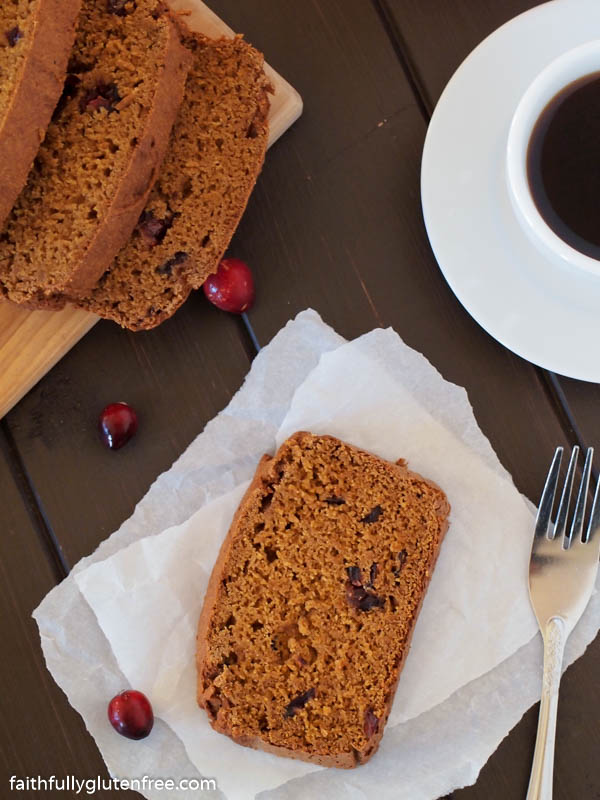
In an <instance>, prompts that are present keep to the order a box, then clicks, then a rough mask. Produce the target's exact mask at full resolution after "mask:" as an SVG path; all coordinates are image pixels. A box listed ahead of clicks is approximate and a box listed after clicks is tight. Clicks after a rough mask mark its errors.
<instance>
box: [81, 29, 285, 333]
mask: <svg viewBox="0 0 600 800" xmlns="http://www.w3.org/2000/svg"><path fill="white" fill-rule="evenodd" d="M186 44H187V45H188V47H189V48H190V50H191V51H192V52H193V56H194V60H193V63H192V67H191V69H190V72H189V75H188V79H187V83H186V88H185V96H184V100H183V103H182V105H181V108H180V110H179V114H178V116H177V120H176V123H175V125H174V127H173V132H172V135H171V141H170V144H169V149H168V152H167V156H166V158H165V160H164V162H163V165H162V168H161V171H160V174H159V178H158V180H157V182H156V185H155V187H154V189H153V191H152V194H151V195H150V198H149V200H148V203H147V204H146V207H145V209H144V211H143V213H142V215H141V217H140V219H139V221H138V225H137V227H136V229H135V231H134V233H133V236H132V237H131V239H130V240H129V242H128V243H127V244H126V245H125V247H124V248H123V249H122V250H121V251H120V253H119V254H118V256H117V257H116V259H115V261H114V262H113V264H112V265H111V266H110V268H109V270H108V271H107V272H106V273H105V274H104V275H103V276H102V278H101V279H100V281H99V282H98V284H97V286H96V287H95V288H94V289H93V290H92V291H91V292H90V293H89V295H88V296H87V297H86V298H84V299H82V300H80V301H79V302H78V303H77V305H79V307H80V308H84V309H86V310H88V311H92V312H93V313H94V314H98V315H100V316H101V317H104V318H106V319H112V320H114V321H115V322H118V323H119V324H120V325H122V326H123V327H125V328H129V329H130V330H142V329H148V328H152V327H154V326H155V325H158V324H159V323H160V322H162V321H163V320H165V319H166V318H167V317H170V316H171V315H172V314H173V313H174V312H175V311H176V309H177V308H178V307H179V306H180V305H181V304H182V303H183V302H184V301H185V299H186V298H187V297H188V295H189V293H190V291H191V289H193V288H198V287H199V286H201V285H202V283H204V281H205V280H206V278H207V277H208V276H209V275H210V274H211V273H213V272H216V269H217V266H218V263H219V261H220V259H221V258H222V256H223V253H224V252H225V249H226V248H227V246H228V245H229V242H230V240H231V237H232V236H233V233H234V231H235V229H236V227H237V225H238V222H239V220H240V218H241V216H242V214H243V212H244V209H245V207H246V204H247V202H248V198H249V196H250V193H251V192H252V189H253V187H254V184H255V182H256V179H257V177H258V174H259V172H260V169H261V167H262V164H263V160H264V156H265V150H266V147H267V138H268V124H267V113H268V110H269V100H268V95H267V92H268V91H269V90H270V86H269V83H268V81H267V79H266V77H265V74H264V72H263V56H262V54H261V53H259V52H257V51H256V50H255V49H254V48H253V47H251V46H250V45H249V44H248V43H247V42H245V41H244V40H243V39H242V38H241V37H236V38H234V39H220V40H218V41H214V40H210V39H207V38H206V37H204V36H202V35H200V34H189V33H188V35H187V36H186Z"/></svg>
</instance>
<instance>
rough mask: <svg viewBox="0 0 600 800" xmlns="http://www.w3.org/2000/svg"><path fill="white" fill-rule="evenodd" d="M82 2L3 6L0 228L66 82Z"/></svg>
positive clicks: (25, 0)
mask: <svg viewBox="0 0 600 800" xmlns="http://www.w3.org/2000/svg"><path fill="white" fill-rule="evenodd" d="M80 7H81V0H4V2H2V4H1V5H0V226H1V225H2V223H3V222H4V220H5V219H6V217H7V216H8V213H9V211H10V210H11V208H12V206H13V204H14V202H15V200H16V199H17V196H18V194H19V192H20V191H21V189H22V188H23V186H24V185H25V181H26V180H27V173H28V172H29V170H30V169H31V165H32V163H33V159H34V158H35V154H36V153H37V151H38V148H39V146H40V144H41V142H42V139H43V138H44V134H45V132H46V128H47V127H48V123H49V122H50V117H51V116H52V112H53V111H54V108H55V107H56V104H57V102H58V98H59V97H60V94H61V92H62V88H63V83H64V80H65V75H66V70H67V61H68V59H69V53H70V51H71V46H72V44H73V39H74V37H75V23H76V21H77V14H78V13H79V9H80Z"/></svg>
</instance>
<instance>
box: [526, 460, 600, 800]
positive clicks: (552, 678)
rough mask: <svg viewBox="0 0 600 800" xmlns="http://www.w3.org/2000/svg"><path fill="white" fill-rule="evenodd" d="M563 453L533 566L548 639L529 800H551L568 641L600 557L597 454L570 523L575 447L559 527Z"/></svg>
mask: <svg viewBox="0 0 600 800" xmlns="http://www.w3.org/2000/svg"><path fill="white" fill-rule="evenodd" d="M562 454H563V448H562V447H557V448H556V452H555V454H554V459H553V460H552V465H551V466H550V471H549V472H548V477H547V478H546V485H545V486H544V491H543V493H542V498H541V500H540V506H539V509H538V513H537V519H536V523H535V536H534V539H533V547H532V549H531V561H530V562H529V596H530V598H531V605H532V606H533V610H534V611H535V615H536V617H537V621H538V624H539V626H540V630H541V632H542V637H543V640H544V675H543V682H542V699H541V704H540V716H539V721H538V731H537V738H536V742H535V753H534V756H533V765H532V768H531V778H530V780H529V789H528V791H527V800H551V798H552V772H553V766H554V739H555V735H556V710H557V707H558V688H559V684H560V676H561V672H562V669H561V668H562V661H563V654H564V650H565V644H566V642H567V638H568V636H569V634H570V633H571V631H572V630H573V628H574V627H575V624H576V623H577V621H578V620H579V618H580V617H581V615H582V614H583V611H584V609H585V607H586V606H587V604H588V601H589V599H590V596H591V594H592V590H593V587H594V583H595V581H596V574H597V572H598V556H599V555H600V499H599V492H600V480H599V481H598V484H597V486H596V492H595V494H594V502H593V504H592V510H591V514H590V519H589V523H588V525H587V528H585V531H584V518H585V506H586V501H587V494H588V488H589V483H590V474H591V470H592V456H593V449H592V448H590V449H589V450H588V451H587V455H586V458H585V465H584V467H583V473H582V476H581V483H580V485H579V492H578V493H577V502H576V504H575V512H574V514H573V520H572V522H571V525H570V527H569V530H568V533H567V518H568V515H569V503H570V499H571V490H572V487H573V476H574V474H575V465H576V463H577V457H578V455H579V448H578V447H574V448H573V452H572V454H571V459H570V461H569V467H568V469H567V475H566V478H565V483H564V487H563V490H562V493H561V497H560V503H559V506H558V511H557V513H556V522H555V523H554V525H553V524H552V522H551V515H552V507H553V505H554V497H555V495H556V488H557V484H558V479H559V473H560V463H561V461H562Z"/></svg>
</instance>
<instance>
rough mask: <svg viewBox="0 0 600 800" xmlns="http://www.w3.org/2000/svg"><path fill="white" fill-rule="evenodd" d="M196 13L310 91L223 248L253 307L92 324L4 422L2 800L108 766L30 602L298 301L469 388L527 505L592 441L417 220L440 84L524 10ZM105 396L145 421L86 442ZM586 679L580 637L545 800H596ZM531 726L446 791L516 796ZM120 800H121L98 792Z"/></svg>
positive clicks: (310, 2)
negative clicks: (106, 440)
mask: <svg viewBox="0 0 600 800" xmlns="http://www.w3.org/2000/svg"><path fill="white" fill-rule="evenodd" d="M211 5H212V7H213V8H214V9H215V11H216V12H217V13H218V14H219V15H220V16H222V18H223V19H224V20H226V21H227V22H228V23H229V24H230V25H231V26H232V27H233V28H235V29H236V30H239V31H242V32H244V33H245V34H246V35H247V37H248V39H249V40H250V41H251V42H253V43H254V44H255V45H256V46H258V47H259V48H261V49H262V50H263V51H264V52H265V53H266V54H267V57H268V60H269V61H270V62H271V64H273V66H274V67H275V68H276V69H278V70H279V71H281V73H282V74H283V75H284V76H285V77H286V78H287V79H288V80H289V81H290V82H291V83H292V84H293V85H294V86H296V87H297V88H298V90H299V91H300V92H301V94H302V95H303V98H304V101H305V112H304V115H303V117H302V118H301V119H300V121H299V122H298V123H297V124H296V125H295V126H294V128H293V129H292V130H291V131H289V132H288V133H287V134H286V135H285V136H284V137H283V138H282V139H281V140H280V141H279V142H278V143H277V144H276V145H275V147H274V148H273V149H272V150H271V151H270V153H269V155H268V158H267V162H266V165H265V168H264V172H263V174H262V177H261V179H260V181H259V185H258V187H257V190H256V192H255V194H254V196H253V198H252V200H251V202H250V205H249V208H248V211H247V213H246V215H245V217H244V219H243V222H242V224H241V226H240V228H239V230H238V233H237V235H236V237H235V239H234V241H233V242H232V245H231V248H230V253H231V254H232V255H236V256H238V257H241V258H244V259H245V260H247V261H248V262H249V263H250V264H251V265H252V267H253V269H254V271H255V274H256V278H257V284H258V302H257V303H256V306H255V308H254V309H253V310H252V312H251V313H250V314H249V319H248V321H247V323H246V322H244V321H243V320H241V319H239V318H236V317H234V316H230V315H227V314H224V313H221V312H218V311H216V310H215V309H213V308H211V307H209V306H208V304H207V303H206V302H205V300H204V298H203V297H202V295H201V294H200V293H197V294H196V296H194V297H192V298H191V299H190V300H189V301H188V303H187V304H186V305H185V306H184V307H183V308H182V309H181V310H180V311H179V313H178V314H177V315H176V316H175V318H174V319H172V320H170V321H169V322H166V323H165V324H164V325H162V326H161V327H160V328H159V329H157V330H155V331H152V332H148V333H140V334H131V333H127V332H123V331H121V330H119V329H118V328H117V327H116V326H115V325H113V324H111V323H100V324H99V325H98V326H97V327H96V328H95V329H93V330H92V332H91V333H90V334H89V335H88V336H86V337H85V339H84V340H83V341H81V342H80V344H79V345H77V347H75V348H74V349H73V350H72V351H71V352H70V353H69V354H68V355H67V356H66V357H65V358H64V359H63V360H62V361H61V362H60V364H59V365H58V366H57V367H55V368H54V369H53V370H52V372H51V373H50V374H49V375H47V377H46V378H45V379H44V380H43V381H41V383H40V384H39V385H38V386H36V387H35V388H34V389H33V390H32V391H31V392H30V393H29V394H28V395H27V396H26V397H25V399H24V400H22V401H21V403H20V404H19V405H18V406H17V407H16V408H15V409H14V410H13V411H12V412H11V413H10V414H9V415H8V416H7V417H6V418H5V419H4V420H3V421H2V422H1V423H0V509H1V512H0V513H1V520H2V536H1V537H0V575H1V581H0V592H1V594H2V617H1V622H0V625H1V631H0V641H2V642H3V655H2V658H1V664H0V685H1V686H2V692H1V700H0V766H1V772H2V775H1V776H0V796H1V797H8V795H9V791H8V788H7V787H8V776H10V775H18V776H22V777H24V776H28V775H29V776H32V775H42V776H44V775H51V774H55V775H57V776H59V777H60V776H61V775H67V774H73V775H75V776H77V777H80V778H85V777H90V776H94V775H96V774H105V770H104V766H103V763H102V759H101V757H100V755H99V753H98V751H97V749H96V747H95V745H94V742H93V740H92V739H91V737H89V736H88V735H87V734H86V732H85V728H84V725H83V723H82V721H81V719H80V717H79V716H78V714H77V713H76V712H75V711H73V710H72V709H71V708H70V706H69V704H68V703H67V701H66V699H65V697H64V696H63V694H62V692H61V691H60V690H59V689H58V688H57V687H56V686H55V684H54V682H53V681H52V679H51V678H50V676H49V675H48V673H47V672H46V669H45V667H44V663H43V658H42V655H41V651H40V647H39V641H38V635H37V631H36V628H35V625H34V623H33V622H32V620H31V618H30V614H31V611H32V610H33V608H34V607H35V606H36V605H37V604H38V603H39V601H40V600H41V599H42V597H43V596H44V595H45V594H46V592H47V591H48V590H49V589H50V588H51V587H52V586H53V585H54V584H55V583H56V582H58V581H60V580H61V579H62V578H63V577H64V576H65V575H66V573H67V572H68V570H69V568H70V566H71V565H73V564H74V563H75V562H76V561H77V560H78V559H79V558H81V557H82V556H84V555H86V554H88V553H89V552H91V551H92V550H93V549H94V548H95V547H96V545H97V544H98V543H99V542H100V541H101V540H102V539H104V538H105V537H106V536H108V535H109V534H110V533H111V532H112V531H113V530H114V529H115V528H117V527H118V526H119V524H120V523H121V522H122V521H123V520H124V519H125V518H126V517H128V516H129V515H130V514H131V512H132V511H133V508H134V506H135V504H136V503H137V501H138V500H139V499H140V498H141V497H142V496H143V495H144V493H145V492H146V490H147V489H148V487H149V485H150V483H151V482H152V481H153V479H154V478H155V477H156V476H157V475H158V474H159V473H160V472H161V471H163V470H165V469H167V468H168V467H169V466H170V464H171V463H172V462H173V460H174V459H175V458H176V457H177V456H178V455H179V454H180V453H181V452H182V450H183V449H184V448H185V447H186V445H187V444H188V443H189V442H190V441H191V440H192V439H193V438H194V437H195V436H196V435H197V434H198V433H199V432H200V431H201V430H202V428H203V427H204V425H205V424H206V422H207V421H208V420H209V419H211V417H213V416H214V415H215V414H216V413H217V412H218V411H219V410H220V409H221V408H223V406H224V405H226V403H227V402H228V401H229V399H230V397H231V396H232V394H233V393H234V392H235V391H236V390H237V389H238V387H239V386H240V384H241V382H242V380H243V378H244V375H245V373H246V372H247V370H248V368H249V365H250V362H251V360H252V358H253V356H254V355H255V352H256V349H255V345H256V343H260V344H265V343H267V342H268V341H269V340H270V339H271V337H272V336H273V335H274V334H275V333H276V332H277V331H278V330H279V328H280V327H281V326H282V325H283V324H284V323H285V322H286V321H287V320H288V319H289V318H290V317H292V316H293V315H295V314H296V313H297V312H298V311H300V310H301V309H304V308H306V307H307V306H312V307H313V308H316V309H317V310H318V311H319V312H320V314H321V315H322V316H323V318H324V319H325V320H326V321H327V322H329V323H330V324H331V325H333V326H334V327H335V328H336V329H337V330H338V331H339V332H340V333H341V334H343V335H344V336H346V337H354V336H357V335H359V334H361V333H364V332H366V331H368V330H370V329H372V328H374V327H377V326H387V325H391V326H393V327H394V328H395V329H396V331H398V333H399V334H400V335H401V336H402V337H403V338H404V340H405V341H406V342H407V343H408V344H410V345H411V346H412V347H414V348H416V349H417V350H419V351H421V352H422V353H424V354H425V355H426V356H427V357H428V358H429V359H430V360H431V361H432V362H433V364H434V365H435V366H436V367H437V368H438V369H439V370H440V371H441V373H442V374H443V375H444V376H445V377H446V378H447V379H448V380H451V381H454V382H455V383H458V384H460V385H462V386H465V387H466V389H467V390H468V393H469V397H470V399H471V402H472V404H473V406H474V409H475V414H476V416H477V419H478V421H479V424H480V426H481V428H482V429H483V431H484V433H485V434H486V435H487V436H488V437H489V438H490V440H491V442H492V444H493V446H494V448H495V450H496V452H497V453H498V456H499V458H500V459H501V461H502V462H503V463H504V465H505V466H506V467H507V468H508V469H509V470H510V472H511V473H512V475H513V476H514V480H515V482H516V485H517V486H518V488H519V489H520V490H522V491H523V492H525V494H527V495H528V496H529V497H530V498H532V499H533V500H535V499H537V496H538V494H539V490H540V487H541V485H542V483H543V478H544V476H545V472H546V468H547V465H548V460H549V457H550V455H551V453H552V451H553V449H554V447H555V446H556V445H557V444H565V445H572V444H575V443H579V444H580V445H582V446H585V445H591V444H594V442H598V439H599V434H600V415H598V413H597V409H598V403H599V401H600V391H599V389H598V386H597V385H592V384H584V383H581V382H578V381H573V380H566V379H563V378H561V377H558V376H556V375H553V374H550V373H548V372H545V371H544V370H541V369H538V368H536V367H534V366H532V365H531V364H529V363H527V362H525V361H523V360H521V359H520V358H518V357H516V356H514V355H513V354H512V353H510V352H508V351H507V350H505V349H504V348H503V347H502V346H501V345H499V344H497V343H496V342H495V341H494V340H493V339H491V338H490V337H489V336H488V335H487V334H486V333H485V332H484V331H483V330H482V329H481V328H480V327H478V325H477V324H476V323H475V322H474V321H473V320H472V319H471V318H470V317H469V315H468V314H467V313H466V312H465V311H464V310H463V308H462V307H461V306H460V304H459V303H458V301H457V300H456V299H455V297H454V296H453V295H452V293H451V292H450V290H449V288H448V287H447V285H446V283H445V281H444V279H443V277H442V275H441V273H440V271H439V269H438V267H437V264H436V262H435V259H434V257H433V255H432V252H431V250H430V247H429V244H428V241H427V237H426V235H425V230H424V227H423V222H422V217H421V210H420V201H419V168H420V157H421V150H422V145H423V139H424V135H425V130H426V128H427V123H428V119H429V117H430V114H431V112H432V110H433V108H434V106H435V103H436V100H437V98H438V97H439V95H440V93H441V91H442V89H443V87H444V85H445V83H446V82H447V81H448V79H449V78H450V76H451V75H452V73H453V71H454V70H455V68H456V67H457V66H458V65H459V63H460V62H461V61H462V60H463V58H464V57H465V56H466V55H467V54H468V53H469V51H470V50H471V49H472V48H473V47H474V46H475V45H477V44H478V43H479V42H480V41H481V40H482V39H483V38H484V37H485V36H486V35H487V34H488V33H490V32H491V31H492V30H494V29H495V28H496V27H497V26H499V25H500V24H502V23H503V22H505V21H506V20H508V19H509V18H511V17H512V16H515V15H516V14H518V13H520V12H522V11H525V10H527V9H528V8H530V7H532V6H534V5H536V3H535V2H532V1H531V0H304V1H303V2H297V0H245V2H244V3H240V2H238V1H237V0H212V3H211ZM121 399H126V400H127V401H129V402H130V403H131V404H133V405H134V406H135V407H136V408H137V409H138V410H139V411H140V414H141V431H140V433H139V435H138V436H137V438H136V439H135V440H134V441H133V442H132V443H130V444H129V445H128V446H127V447H126V448H125V449H123V450H122V451H119V452H117V453H112V452H109V451H107V450H105V449H103V447H102V446H101V445H100V444H99V441H98V438H97V436H96V430H95V425H96V417H97V414H98V411H99V409H101V408H102V407H103V405H105V404H106V403H108V402H111V401H114V400H121ZM599 669H600V640H597V641H596V642H595V643H594V644H592V645H591V646H590V648H589V649H588V651H587V652H586V654H585V655H584V656H583V657H582V658H581V659H580V660H579V661H578V662H576V664H575V665H574V666H573V667H571V668H570V669H569V670H568V672H567V673H566V676H565V678H564V681H563V686H562V690H561V706H560V710H559V723H558V725H559V728H558V730H559V734H558V743H559V746H558V748H557V753H556V777H555V798H556V800H588V799H592V798H600V769H599V768H598V762H597V752H598V747H599V745H600V735H599V732H598V731H599V728H598V724H597V720H598V717H599V716H600V691H599V689H600V678H599V674H598V673H599ZM536 721H537V708H533V709H531V710H530V711H529V712H528V713H527V714H526V715H525V717H524V718H523V720H522V721H521V722H520V724H519V725H518V726H517V727H516V728H515V729H514V730H513V731H512V732H511V733H510V735H509V736H508V737H507V738H506V739H505V740H504V741H503V743H502V744H501V746H500V748H499V749H498V751H497V752H496V753H495V754H494V755H493V756H492V758H491V759H490V761H489V762H488V764H487V765H486V766H485V768H484V769H483V771H482V773H481V775H480V778H479V780H478V782H477V784H476V785H475V786H473V787H470V788H467V789H464V790H461V791H457V792H455V793H454V795H453V797H454V798H455V800H508V799H509V798H524V797H525V792H526V787H527V780H528V774H529V768H530V762H531V755H532V749H533V743H534V736H535V727H536ZM20 796H22V797H26V796H31V797H33V796H35V797H44V796H54V795H53V794H51V793H49V792H48V793H47V794H44V793H43V792H41V793H36V794H35V795H34V794H33V793H32V794H31V795H27V793H22V794H21V795H20ZM56 796H58V795H56ZM61 796H64V795H61ZM102 796H105V795H102ZM126 796H128V797H133V796H134V795H133V793H130V792H114V793H110V797H126Z"/></svg>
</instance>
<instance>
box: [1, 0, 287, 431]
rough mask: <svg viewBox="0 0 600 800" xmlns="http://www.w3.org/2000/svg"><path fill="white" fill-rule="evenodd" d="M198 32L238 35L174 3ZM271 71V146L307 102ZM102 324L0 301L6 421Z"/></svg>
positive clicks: (69, 311)
mask: <svg viewBox="0 0 600 800" xmlns="http://www.w3.org/2000/svg"><path fill="white" fill-rule="evenodd" d="M171 5H172V6H173V8H174V9H176V10H181V11H183V12H184V13H185V19H186V21H187V23H188V25H189V27H190V28H191V29H192V30H196V31H199V32H201V33H204V34H206V35H207V36H213V37H216V38H218V37H220V36H233V35H234V32H233V31H232V29H231V28H230V27H229V26H228V25H227V24H226V23H225V22H223V20H222V19H220V17H218V16H217V15H216V14H215V13H214V12H213V11H211V10H210V9H209V8H208V7H207V6H206V5H205V4H204V3H202V2H201V0H173V2H172V3H171ZM265 69H266V72H267V74H268V76H269V80H270V81H271V84H272V86H273V90H274V91H273V95H272V96H271V107H270V109H269V143H268V146H269V147H270V146H271V145H272V144H273V143H274V142H276V141H277V139H279V137H280V136H281V135H282V134H283V133H284V132H285V131H286V130H287V129H288V128H289V127H290V125H292V124H293V123H294V122H295V121H296V120H297V119H298V117H299V116H300V114H301V113H302V98H301V97H300V95H299V94H298V92H297V91H296V90H295V89H294V88H293V87H292V86H291V85H290V84H289V83H288V82H287V81H286V80H285V79H284V78H283V77H282V76H281V75H280V74H279V73H278V72H276V71H275V70H274V69H273V68H272V67H270V66H269V65H268V64H267V65H266V68H265ZM97 321H98V317H96V316H94V315H93V314H88V313H86V312H85V311H78V310H77V309H74V308H70V307H67V308H65V309H64V310H62V311H58V312H57V311H27V310H26V309H23V308H19V307H18V306H14V305H13V304H11V303H8V302H0V419H1V418H2V417H3V416H4V415H5V414H6V412H7V411H9V410H10V409H11V408H12V407H13V406H14V405H15V403H17V402H18V401H19V400H20V399H21V398H22V397H23V395H25V394H26V393H27V392H28V391H29V390H30V389H31V387H32V386H34V385H35V384H36V383H37V382H38V381H39V380H40V378H42V377H43V376H44V375H45V374H46V373H47V372H48V370H50V369H52V367H53V366H54V365H55V364H56V363H57V362H58V361H59V360H60V359H61V358H62V357H63V356H64V355H65V353H68V352H69V350H70V349H71V347H73V345H74V344H76V342H78V341H79V340H80V339H81V338H82V337H83V336H85V334H86V333H87V332H88V331H89V330H91V328H92V327H93V326H94V325H95V324H96V322H97Z"/></svg>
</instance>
